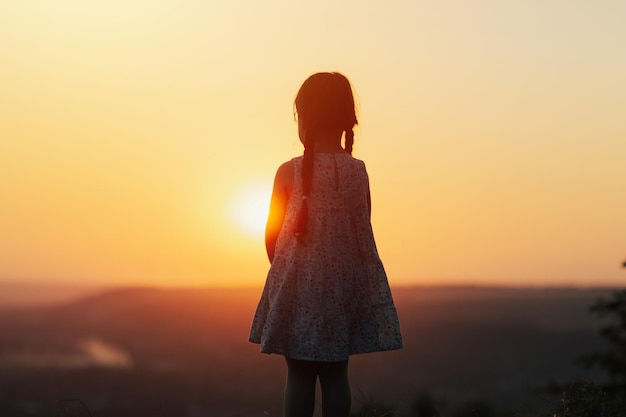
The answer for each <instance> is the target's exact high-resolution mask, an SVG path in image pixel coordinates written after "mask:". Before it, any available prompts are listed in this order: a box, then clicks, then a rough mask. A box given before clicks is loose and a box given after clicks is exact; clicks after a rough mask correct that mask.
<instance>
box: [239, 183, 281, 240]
mask: <svg viewBox="0 0 626 417" xmlns="http://www.w3.org/2000/svg"><path fill="white" fill-rule="evenodd" d="M271 193H272V190H271V185H270V184H263V183H258V182H257V183H250V184H247V185H245V186H244V187H242V188H241V189H240V190H239V192H238V193H237V194H236V195H235V197H234V199H233V201H232V204H231V218H232V220H233V222H234V223H235V225H236V226H237V227H238V228H239V229H240V230H242V231H244V232H246V233H248V234H251V235H254V236H263V233H264V232H265V222H266V221H267V214H268V212H269V205H270V197H271Z"/></svg>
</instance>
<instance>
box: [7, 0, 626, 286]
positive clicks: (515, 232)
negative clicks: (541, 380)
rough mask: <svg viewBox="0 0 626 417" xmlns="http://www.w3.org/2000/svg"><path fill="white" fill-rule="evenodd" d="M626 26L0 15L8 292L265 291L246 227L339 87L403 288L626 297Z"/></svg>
mask: <svg viewBox="0 0 626 417" xmlns="http://www.w3.org/2000/svg"><path fill="white" fill-rule="evenodd" d="M444 3H445V4H444ZM383 5H384V6H383ZM625 20H626V2H622V1H608V0H606V1H594V2H590V1H573V0H567V1H566V0H562V1H559V0H551V1H543V0H542V1H538V0H537V1H534V0H527V1H506V2H503V1H495V0H494V1H488V0H477V1H449V2H438V1H413V0H410V1H409V0H405V1H388V2H384V3H383V2H371V1H370V2H368V1H343V2H336V1H330V0H323V1H319V0H318V1H315V2H300V1H293V0H291V1H268V0H264V1H241V0H230V1H209V0H207V1H173V0H165V1H148V0H123V1H122V0H106V1H101V0H90V1H84V0H72V1H69V0H55V1H47V0H39V1H35V0H33V1H28V2H24V1H19V0H15V1H11V0H0V57H1V60H2V63H1V65H0V282H2V281H5V282H6V281H17V280H20V281H26V282H33V283H44V282H45V283H52V282H63V283H90V284H107V285H117V284H159V285H218V286H222V285H261V284H263V282H264V279H265V274H266V271H267V267H268V262H267V259H266V255H265V248H264V246H263V239H262V237H261V235H260V234H258V233H257V234H250V233H248V232H247V231H246V230H244V229H242V228H241V227H240V224H239V223H238V221H237V220H236V219H235V218H234V217H235V214H236V212H237V211H238V210H240V209H241V207H242V205H243V204H251V203H245V201H247V200H248V199H250V198H252V199H254V198H256V199H257V200H259V197H254V196H258V195H259V193H260V194H261V197H260V200H261V201H263V195H266V194H267V193H268V192H269V191H268V190H269V187H270V184H271V181H272V179H273V176H274V173H275V170H276V168H277V167H278V165H279V164H280V163H282V162H283V161H285V160H287V159H289V158H291V157H292V156H296V155H298V154H300V153H301V152H302V148H301V144H300V142H299V141H298V138H297V129H296V125H295V123H294V121H293V114H292V102H293V98H294V96H295V94H296V92H297V89H298V88H299V86H300V84H301V83H302V81H303V80H304V79H305V78H306V77H308V76H309V75H310V74H311V73H313V72H316V71H326V70H337V71H341V72H343V73H344V74H346V75H347V76H348V78H350V80H351V81H352V83H353V86H354V89H355V92H356V96H357V99H358V103H359V119H360V127H359V129H357V131H356V145H355V150H354V155H355V156H356V157H358V158H361V159H364V160H365V161H366V163H367V166H368V170H369V174H370V180H371V187H372V198H373V217H372V223H373V226H374V231H375V235H376V238H377V243H378V247H379V252H380V254H381V257H382V259H383V262H384V263H385V266H386V268H387V272H388V275H389V280H390V282H391V284H392V285H404V284H413V283H415V284H452V283H465V284H499V285H533V286H535V285H580V286H594V285H616V286H623V285H624V283H625V282H626V271H624V270H623V269H620V263H621V262H622V261H623V260H624V258H626V221H625V215H624V214H625V213H626V117H625V116H624V112H625V109H626V25H624V21H625ZM267 197H269V196H267ZM241 199H243V201H244V203H242V202H241ZM262 204H265V203H262Z"/></svg>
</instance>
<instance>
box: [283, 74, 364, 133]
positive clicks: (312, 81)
mask: <svg viewBox="0 0 626 417" xmlns="http://www.w3.org/2000/svg"><path fill="white" fill-rule="evenodd" d="M295 110H296V113H297V116H298V119H302V123H303V125H304V127H305V128H306V129H307V130H308V131H315V132H319V131H323V130H336V129H339V130H341V131H345V132H349V131H351V130H352V128H353V127H354V125H356V124H357V118H356V112H355V109H354V96H353V95H352V87H351V86H350V81H348V79H347V78H346V77H345V76H344V75H342V74H340V73H338V72H318V73H316V74H313V75H311V76H310V77H309V78H307V79H306V80H305V81H304V83H303V84H302V86H301V87H300V90H299V91H298V95H297V96H296V100H295Z"/></svg>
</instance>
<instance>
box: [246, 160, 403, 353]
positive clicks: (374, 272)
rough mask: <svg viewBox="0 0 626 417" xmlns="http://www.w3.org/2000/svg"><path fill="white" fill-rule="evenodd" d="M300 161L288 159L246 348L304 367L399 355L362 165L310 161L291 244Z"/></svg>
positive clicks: (397, 327)
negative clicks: (302, 211)
mask: <svg viewBox="0 0 626 417" xmlns="http://www.w3.org/2000/svg"><path fill="white" fill-rule="evenodd" d="M302 159H303V158H302V156H300V157H297V158H294V159H293V163H294V186H293V191H292V194H291V196H290V199H289V202H288V204H287V211H286V214H285V219H284V221H283V225H282V229H281V231H280V233H279V236H278V240H277V242H276V250H275V256H274V260H273V262H272V265H271V267H270V270H269V272H268V275H267V280H266V283H265V288H264V290H263V293H262V296H261V300H260V302H259V304H258V307H257V310H256V313H255V315H254V319H253V322H252V329H251V331H250V341H251V342H253V343H259V344H260V345H261V352H263V353H277V354H281V355H284V356H287V357H289V358H293V359H300V360H311V361H343V360H347V359H348V356H349V355H353V354H358V353H367V352H376V351H385V350H393V349H400V348H401V347H402V336H401V334H400V325H399V322H398V315H397V312H396V308H395V306H394V303H393V299H392V296H391V291H390V289H389V284H388V282H387V276H386V274H385V270H384V268H383V264H382V262H381V261H380V258H379V256H378V251H377V249H376V243H375V242H374V236H373V233H372V227H371V224H370V216H369V179H368V176H367V171H366V169H365V164H364V163H363V161H360V160H358V159H355V158H353V157H352V156H350V155H349V154H347V153H316V154H315V160H314V168H313V179H312V183H311V192H310V196H309V199H308V204H309V223H308V227H307V233H306V235H305V236H304V239H303V238H302V237H300V240H298V239H297V238H296V237H295V235H294V229H295V225H296V218H297V217H298V212H299V208H300V204H301V201H302V182H301V169H302Z"/></svg>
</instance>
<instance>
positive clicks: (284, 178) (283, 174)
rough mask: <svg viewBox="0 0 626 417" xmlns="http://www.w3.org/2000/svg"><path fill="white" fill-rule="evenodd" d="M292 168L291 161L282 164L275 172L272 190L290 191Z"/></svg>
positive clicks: (291, 186)
mask: <svg viewBox="0 0 626 417" xmlns="http://www.w3.org/2000/svg"><path fill="white" fill-rule="evenodd" d="M293 176H294V167H293V161H287V162H284V163H283V164H282V165H281V166H279V167H278V170H277V171H276V178H275V179H274V188H278V189H283V190H287V191H290V190H291V189H292V188H293Z"/></svg>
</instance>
